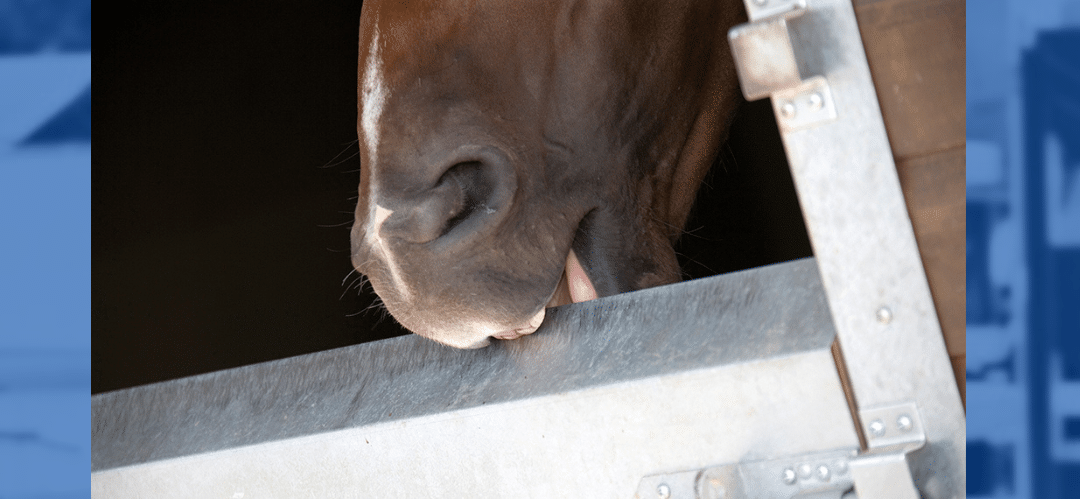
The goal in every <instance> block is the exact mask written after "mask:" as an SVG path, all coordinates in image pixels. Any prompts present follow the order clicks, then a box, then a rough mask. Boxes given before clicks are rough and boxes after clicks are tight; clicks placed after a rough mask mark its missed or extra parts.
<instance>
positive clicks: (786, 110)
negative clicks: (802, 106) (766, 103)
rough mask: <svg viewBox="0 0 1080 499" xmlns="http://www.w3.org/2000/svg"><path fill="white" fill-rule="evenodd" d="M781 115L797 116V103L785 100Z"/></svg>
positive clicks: (786, 116)
mask: <svg viewBox="0 0 1080 499" xmlns="http://www.w3.org/2000/svg"><path fill="white" fill-rule="evenodd" d="M780 116H783V117H784V118H787V119H791V118H794V117H795V104H792V103H790V102H785V103H783V104H781V105H780Z"/></svg>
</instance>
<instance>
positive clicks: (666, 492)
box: [656, 483, 671, 499]
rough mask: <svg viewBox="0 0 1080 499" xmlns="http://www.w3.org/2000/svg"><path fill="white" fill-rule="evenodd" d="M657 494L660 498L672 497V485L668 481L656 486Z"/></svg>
mask: <svg viewBox="0 0 1080 499" xmlns="http://www.w3.org/2000/svg"><path fill="white" fill-rule="evenodd" d="M656 496H657V497H659V498H660V499H668V498H670V497H671V487H668V485H667V484H666V483H662V484H660V485H659V486H657V487H656Z"/></svg>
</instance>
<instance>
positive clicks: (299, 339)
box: [92, 1, 810, 393]
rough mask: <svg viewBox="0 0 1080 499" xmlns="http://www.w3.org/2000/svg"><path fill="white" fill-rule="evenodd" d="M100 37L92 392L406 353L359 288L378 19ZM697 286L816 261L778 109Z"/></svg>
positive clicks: (700, 238)
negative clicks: (372, 344)
mask: <svg viewBox="0 0 1080 499" xmlns="http://www.w3.org/2000/svg"><path fill="white" fill-rule="evenodd" d="M119 8H122V9H125V10H124V11H123V12H125V14H124V16H123V22H117V21H113V22H109V24H108V29H99V30H98V31H97V33H96V38H95V40H94V41H95V51H94V56H95V57H94V62H95V64H94V69H93V71H94V76H96V78H95V81H96V82H97V83H96V85H95V87H96V88H95V93H94V95H93V104H94V107H95V109H96V114H95V115H94V117H93V122H94V125H95V126H96V130H97V136H96V142H95V144H94V145H95V151H94V152H95V154H94V156H93V198H92V199H93V201H92V203H93V204H92V210H93V212H92V216H93V229H92V230H93V234H92V237H93V243H92V245H93V246H92V251H93V255H92V258H93V267H92V272H93V274H92V285H93V298H92V300H93V303H92V307H93V316H92V319H93V364H92V366H93V367H92V369H93V378H92V391H93V393H100V392H103V391H109V390H116V389H121V388H126V387H131V386H136V385H141V384H146V383H152V382H157V381H163V380H168V379H174V378H179V377H185V376H191V375H195V374H199V373H205V372H210V371H215V370H220V369H228V368H233V367H238V366H242V365H247V364H252V363H257V362H263V361H268V360H273V359H280V358H285V357H290V356H295V355H301V354H305V353H310V352H315V351H319V350H325V349H330V348H336V347H342V346H346V345H352V344H356V343H361V342H366V341H372V340H377V339H381V338H387V337H392V336H396V335H400V334H405V331H404V330H402V329H401V328H400V327H399V326H397V324H396V323H395V322H394V320H393V318H391V317H389V316H388V315H387V314H385V313H384V312H382V311H381V310H380V309H379V308H378V307H377V306H373V303H374V295H373V294H372V292H371V289H370V287H363V286H359V282H358V281H357V280H356V279H355V275H350V271H351V264H350V262H349V239H348V237H349V226H350V224H351V222H352V209H353V206H354V203H355V195H356V185H357V183H358V179H359V173H358V169H359V168H360V167H361V165H360V162H359V160H358V158H357V157H356V156H355V155H354V153H356V151H357V148H356V145H355V141H356V125H355V120H356V86H355V85H356V60H357V30H358V20H359V17H360V3H359V2H337V3H308V2H272V3H267V2H252V1H241V2H224V3H221V2H172V3H169V2H164V3H162V2H157V3H155V2H151V3H145V2H141V3H130V4H128V5H126V7H125V6H121V7H119ZM686 230H687V233H686V234H685V235H684V237H683V239H682V240H681V241H680V243H679V246H678V251H679V253H680V258H681V259H682V264H683V268H684V273H685V274H686V277H687V278H698V277H703V276H708V275H713V274H717V273H723V272H730V271H734V270H738V269H743V268H749V267H755V266H759V265H764V264H769V263H774V262H779V261H786V260H790V259H794V258H799V257H803V256H808V255H810V247H809V242H808V240H807V236H806V232H805V229H804V227H803V225H802V218H801V215H800V213H799V209H798V204H797V201H796V199H795V194H794V189H793V187H792V185H791V179H790V175H789V174H788V172H787V166H786V163H785V161H784V158H783V153H782V149H781V146H780V143H779V138H778V134H777V131H776V127H775V124H774V123H773V121H772V118H771V111H770V109H769V104H768V102H767V101H760V102H755V103H751V104H745V105H744V106H743V108H742V110H741V111H740V113H739V116H738V117H737V118H736V122H735V127H734V129H733V130H732V133H731V139H730V141H729V144H728V146H726V147H724V148H723V149H722V152H721V156H720V158H719V159H718V161H717V163H716V165H715V166H714V167H713V170H712V171H711V173H710V174H709V176H708V178H707V180H706V185H705V186H703V188H702V191H701V193H700V194H699V199H698V205H697V207H696V208H695V211H694V214H693V215H692V217H691V220H690V222H689V224H688V226H687V227H686Z"/></svg>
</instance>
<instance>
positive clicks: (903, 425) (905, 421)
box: [896, 414, 915, 431]
mask: <svg viewBox="0 0 1080 499" xmlns="http://www.w3.org/2000/svg"><path fill="white" fill-rule="evenodd" d="M914 425H915V423H914V422H913V421H912V420H911V416H908V415H907V414H902V415H900V417H898V418H896V427H897V428H900V431H910V430H911V427H912V426H914Z"/></svg>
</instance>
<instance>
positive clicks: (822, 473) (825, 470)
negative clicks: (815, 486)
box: [817, 464, 829, 482]
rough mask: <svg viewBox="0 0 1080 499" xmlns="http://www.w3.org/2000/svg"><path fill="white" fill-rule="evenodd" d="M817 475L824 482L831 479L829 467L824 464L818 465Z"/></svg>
mask: <svg viewBox="0 0 1080 499" xmlns="http://www.w3.org/2000/svg"><path fill="white" fill-rule="evenodd" d="M817 477H818V479H819V480H821V481H822V482H828V481H829V467H828V466H825V465H824V464H821V465H818V467H817Z"/></svg>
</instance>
